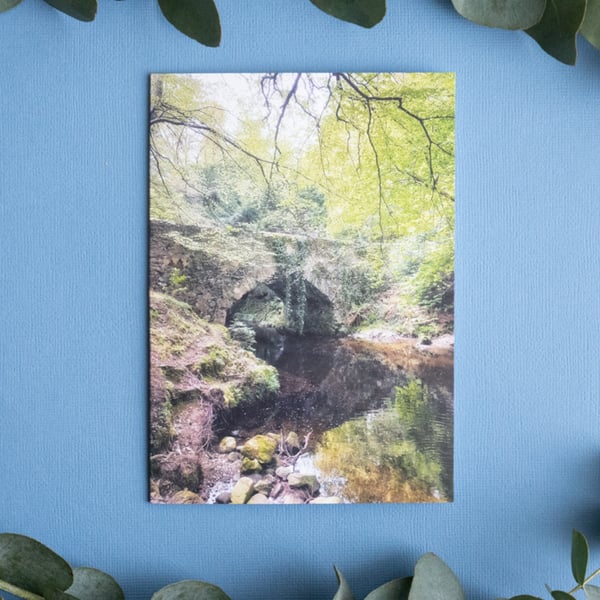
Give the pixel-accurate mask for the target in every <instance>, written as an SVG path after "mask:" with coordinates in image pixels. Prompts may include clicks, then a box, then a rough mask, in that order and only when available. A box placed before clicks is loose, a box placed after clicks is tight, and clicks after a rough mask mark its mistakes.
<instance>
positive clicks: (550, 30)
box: [526, 0, 586, 65]
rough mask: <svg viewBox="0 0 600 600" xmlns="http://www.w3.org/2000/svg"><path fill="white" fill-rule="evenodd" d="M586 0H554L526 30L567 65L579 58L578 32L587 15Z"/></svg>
mask: <svg viewBox="0 0 600 600" xmlns="http://www.w3.org/2000/svg"><path fill="white" fill-rule="evenodd" d="M585 5H586V0H553V1H552V2H548V3H547V4H546V10H545V11H544V15H543V16H542V19H541V21H540V22H539V23H537V24H536V25H534V26H533V27H531V28H529V29H527V30H526V32H527V33H528V34H529V35H530V36H531V37H532V38H533V39H534V40H535V41H536V42H537V43H538V44H539V45H540V46H541V47H542V48H543V50H545V51H546V52H547V53H548V54H550V56H553V57H554V58H556V59H558V60H560V61H561V62H563V63H565V64H567V65H574V64H575V62H576V60H577V45H576V40H577V32H578V31H579V28H580V27H581V24H582V22H583V17H584V15H585Z"/></svg>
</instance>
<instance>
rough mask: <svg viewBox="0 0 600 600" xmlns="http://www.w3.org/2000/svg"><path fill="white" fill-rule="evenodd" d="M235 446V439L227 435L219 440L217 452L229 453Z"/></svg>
mask: <svg viewBox="0 0 600 600" xmlns="http://www.w3.org/2000/svg"><path fill="white" fill-rule="evenodd" d="M236 448H237V442H236V441H235V438H234V437H232V436H230V435H227V436H225V437H224V438H223V439H222V440H221V441H220V442H219V447H218V448H217V452H219V453H220V454H229V453H230V452H234V451H235V449H236Z"/></svg>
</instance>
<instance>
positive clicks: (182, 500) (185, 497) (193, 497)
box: [170, 490, 203, 504]
mask: <svg viewBox="0 0 600 600" xmlns="http://www.w3.org/2000/svg"><path fill="white" fill-rule="evenodd" d="M170 502H171V503H172V504H203V502H202V498H200V496H198V494H194V492H190V490H181V491H180V492H177V493H176V494H173V496H171V499H170Z"/></svg>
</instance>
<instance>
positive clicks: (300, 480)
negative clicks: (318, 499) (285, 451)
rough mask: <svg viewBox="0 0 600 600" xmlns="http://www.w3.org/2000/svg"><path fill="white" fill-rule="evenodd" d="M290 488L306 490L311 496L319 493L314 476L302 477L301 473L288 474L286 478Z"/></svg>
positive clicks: (317, 482) (317, 483)
mask: <svg viewBox="0 0 600 600" xmlns="http://www.w3.org/2000/svg"><path fill="white" fill-rule="evenodd" d="M287 481H288V484H289V486H290V487H292V488H307V489H308V490H309V491H310V493H311V494H314V493H316V492H318V491H319V487H320V485H319V481H318V479H317V478H316V477H315V476H314V475H303V474H302V473H290V474H289V475H288V478H287Z"/></svg>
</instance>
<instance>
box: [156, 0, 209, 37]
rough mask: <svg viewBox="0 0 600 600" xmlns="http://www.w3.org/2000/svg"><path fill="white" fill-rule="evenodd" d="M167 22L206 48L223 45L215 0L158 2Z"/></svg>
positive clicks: (159, 0) (167, 0) (166, 0)
mask: <svg viewBox="0 0 600 600" xmlns="http://www.w3.org/2000/svg"><path fill="white" fill-rule="evenodd" d="M158 4H159V6H160V9H161V10H162V13H163V15H164V16H165V17H166V19H167V21H169V23H171V24H172V25H173V26H174V27H176V28H177V29H179V31H181V32H182V33H185V35H187V36H188V37H191V38H192V39H194V40H196V41H197V42H200V43H201V44H204V45H205V46H212V47H215V46H218V45H219V44H220V43H221V22H220V20H219V13H218V11H217V7H216V6H215V3H214V2H213V0H158Z"/></svg>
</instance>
